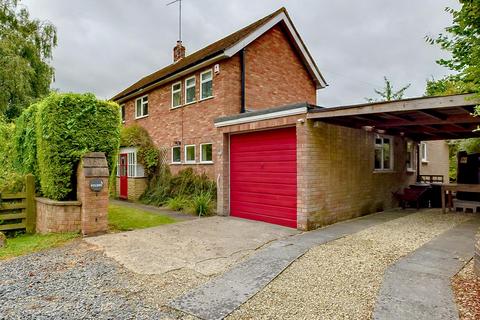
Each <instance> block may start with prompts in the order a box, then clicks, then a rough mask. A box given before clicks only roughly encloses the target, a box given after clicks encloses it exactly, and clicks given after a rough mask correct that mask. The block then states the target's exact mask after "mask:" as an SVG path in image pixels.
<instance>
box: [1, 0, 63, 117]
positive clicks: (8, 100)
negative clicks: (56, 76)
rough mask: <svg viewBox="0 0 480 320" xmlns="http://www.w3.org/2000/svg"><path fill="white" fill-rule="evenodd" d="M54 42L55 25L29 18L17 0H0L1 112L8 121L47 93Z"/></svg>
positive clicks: (50, 76) (51, 76)
mask: <svg viewBox="0 0 480 320" xmlns="http://www.w3.org/2000/svg"><path fill="white" fill-rule="evenodd" d="M56 44H57V31H56V28H55V26H54V25H52V24H51V23H49V22H45V21H40V20H37V19H32V18H31V17H30V14H29V13H28V10H27V9H26V8H25V7H24V6H22V5H21V4H20V1H19V0H0V66H1V67H0V115H3V116H4V117H5V118H6V119H7V120H8V121H11V120H12V119H15V118H16V117H18V116H19V115H20V114H21V112H22V110H23V109H25V108H27V107H28V106H29V105H30V104H31V103H32V102H34V101H35V100H37V99H39V98H42V97H44V96H46V95H47V94H48V93H49V91H50V84H51V82H52V79H53V68H52V67H51V66H50V65H49V62H50V61H51V59H52V50H53V48H54V47H55V46H56Z"/></svg>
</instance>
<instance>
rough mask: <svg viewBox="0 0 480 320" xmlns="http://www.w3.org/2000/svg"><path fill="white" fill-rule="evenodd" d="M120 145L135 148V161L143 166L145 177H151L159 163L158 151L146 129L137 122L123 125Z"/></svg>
mask: <svg viewBox="0 0 480 320" xmlns="http://www.w3.org/2000/svg"><path fill="white" fill-rule="evenodd" d="M120 146H122V147H135V148H137V161H138V162H139V163H140V164H141V165H142V166H143V167H144V169H145V174H146V176H147V178H148V179H151V178H152V176H153V175H154V174H155V172H156V170H157V168H158V165H159V158H160V151H159V150H158V148H157V147H156V146H155V144H154V143H153V140H152V138H151V137H150V135H149V134H148V131H147V130H146V129H145V128H143V127H142V126H139V125H137V124H134V125H131V126H128V127H123V128H122V130H121V132H120Z"/></svg>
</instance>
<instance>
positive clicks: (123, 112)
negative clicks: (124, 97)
mask: <svg viewBox="0 0 480 320" xmlns="http://www.w3.org/2000/svg"><path fill="white" fill-rule="evenodd" d="M120 116H121V117H122V123H125V104H122V105H120Z"/></svg>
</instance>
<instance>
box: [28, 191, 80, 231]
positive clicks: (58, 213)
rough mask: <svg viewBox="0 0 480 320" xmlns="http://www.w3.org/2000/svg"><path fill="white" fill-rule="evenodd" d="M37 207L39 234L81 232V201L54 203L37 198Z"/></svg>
mask: <svg viewBox="0 0 480 320" xmlns="http://www.w3.org/2000/svg"><path fill="white" fill-rule="evenodd" d="M35 200H36V205H37V228H36V229H37V232H38V233H50V232H78V231H80V221H81V218H80V212H81V207H82V203H81V202H80V201H54V200H50V199H46V198H35Z"/></svg>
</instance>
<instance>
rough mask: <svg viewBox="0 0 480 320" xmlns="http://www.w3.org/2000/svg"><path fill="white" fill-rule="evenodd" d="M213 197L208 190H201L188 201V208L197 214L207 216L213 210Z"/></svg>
mask: <svg viewBox="0 0 480 320" xmlns="http://www.w3.org/2000/svg"><path fill="white" fill-rule="evenodd" d="M213 206H214V202H213V197H212V194H211V193H210V192H202V193H200V194H198V195H196V196H194V197H193V198H192V200H190V201H189V209H190V211H191V212H192V213H194V214H196V215H198V216H208V215H210V214H212V212H213Z"/></svg>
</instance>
